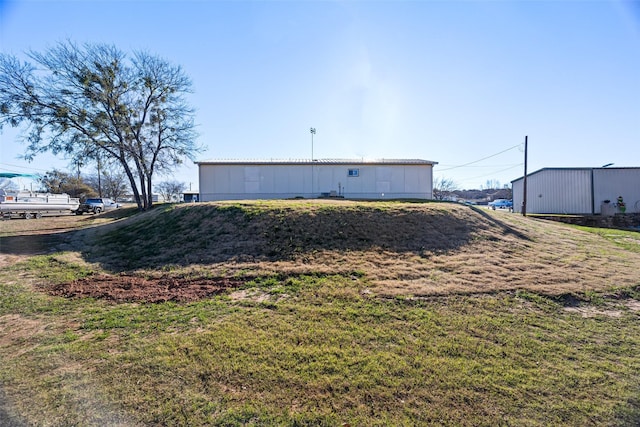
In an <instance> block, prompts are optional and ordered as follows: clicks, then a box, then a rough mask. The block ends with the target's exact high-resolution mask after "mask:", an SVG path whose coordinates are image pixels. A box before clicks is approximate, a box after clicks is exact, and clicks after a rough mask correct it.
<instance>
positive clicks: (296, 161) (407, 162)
mask: <svg viewBox="0 0 640 427" xmlns="http://www.w3.org/2000/svg"><path fill="white" fill-rule="evenodd" d="M195 163H196V164H197V165H310V164H314V165H437V164H438V162H433V161H431V160H422V159H313V160H311V159H252V160H248V159H212V160H202V161H198V162H195Z"/></svg>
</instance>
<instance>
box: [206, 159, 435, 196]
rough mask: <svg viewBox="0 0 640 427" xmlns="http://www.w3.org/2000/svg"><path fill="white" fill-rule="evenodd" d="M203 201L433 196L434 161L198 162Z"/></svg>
mask: <svg viewBox="0 0 640 427" xmlns="http://www.w3.org/2000/svg"><path fill="white" fill-rule="evenodd" d="M196 164H197V165H198V172H199V188H200V201H203V202H207V201H213V200H238V199H288V198H296V197H301V198H318V197H344V198H347V199H400V198H409V199H431V198H433V166H434V165H436V164H437V162H432V161H429V160H420V159H381V160H350V159H348V160H336V159H318V160H313V161H311V160H255V161H252V160H208V161H201V162H196Z"/></svg>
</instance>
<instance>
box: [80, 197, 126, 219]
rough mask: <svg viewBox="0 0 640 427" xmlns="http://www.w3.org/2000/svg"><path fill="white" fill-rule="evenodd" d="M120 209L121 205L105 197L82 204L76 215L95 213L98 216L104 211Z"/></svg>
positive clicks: (88, 200)
mask: <svg viewBox="0 0 640 427" xmlns="http://www.w3.org/2000/svg"><path fill="white" fill-rule="evenodd" d="M119 207H120V204H119V203H116V202H115V201H114V200H113V199H108V198H104V197H103V198H97V199H87V200H85V201H84V202H83V203H81V204H80V206H79V207H78V210H77V211H76V215H82V214H83V213H85V212H93V213H94V214H97V213H100V212H103V211H108V210H111V209H117V208H119Z"/></svg>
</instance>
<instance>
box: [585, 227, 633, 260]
mask: <svg viewBox="0 0 640 427" xmlns="http://www.w3.org/2000/svg"><path fill="white" fill-rule="evenodd" d="M575 227H576V228H578V229H580V230H582V231H588V232H589V233H593V234H597V235H599V236H602V237H603V238H605V239H606V240H609V241H611V242H613V243H615V244H616V245H617V246H619V247H621V248H623V249H625V250H628V251H630V252H636V253H640V233H639V232H637V231H628V230H617V229H613V228H595V227H583V226H575Z"/></svg>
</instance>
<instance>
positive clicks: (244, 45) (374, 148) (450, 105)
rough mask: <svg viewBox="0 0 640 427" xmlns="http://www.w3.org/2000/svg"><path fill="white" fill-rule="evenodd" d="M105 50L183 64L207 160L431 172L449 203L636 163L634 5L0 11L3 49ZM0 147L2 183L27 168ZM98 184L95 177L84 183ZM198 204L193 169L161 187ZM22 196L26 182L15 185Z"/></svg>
mask: <svg viewBox="0 0 640 427" xmlns="http://www.w3.org/2000/svg"><path fill="white" fill-rule="evenodd" d="M65 40H71V41H73V42H75V43H78V44H82V43H85V42H90V43H108V44H112V45H114V46H116V47H118V48H119V49H121V50H123V51H125V52H129V53H132V52H134V51H139V50H144V51H147V52H149V53H152V54H154V55H158V56H160V57H162V58H164V59H166V60H167V61H169V62H171V63H173V64H175V65H180V66H181V67H182V68H183V70H184V72H185V73H186V74H187V75H188V76H189V77H190V78H191V80H192V82H193V94H191V95H190V96H189V102H190V103H191V105H192V106H193V107H194V108H195V110H196V116H195V118H196V123H197V125H198V126H197V131H198V134H199V137H198V140H197V143H198V144H200V145H202V146H203V147H205V151H203V152H201V153H197V154H196V155H195V157H196V160H208V159H247V160H250V159H309V158H311V155H312V139H311V138H312V136H311V133H310V128H311V127H313V128H315V129H316V134H315V135H314V136H313V156H314V158H315V159H321V158H332V159H336V158H340V159H345V158H353V159H380V158H387V159H390V158H395V159H402V158H405V159H424V160H431V161H435V162H438V164H437V165H436V166H435V168H434V177H435V178H436V179H447V180H452V181H453V182H454V183H455V184H456V186H457V187H458V188H459V189H480V188H486V187H487V184H488V183H489V182H491V183H496V182H498V183H500V185H510V182H511V181H512V180H514V179H517V178H519V177H521V176H522V175H523V173H524V165H523V163H524V157H525V156H524V141H525V136H526V137H527V138H528V171H529V172H532V171H535V170H538V169H541V168H544V167H600V166H602V165H605V164H608V163H613V164H614V166H615V167H623V166H640V2H639V1H617V0H611V1H469V0H467V1H426V0H425V1H381V0H376V1H364V0H361V1H205V0H200V1H169V0H166V1H152V0H145V1H124V0H118V1H114V0H112V1H106V0H102V1H101V0H97V1H87V2H85V1H68V2H67V1H44V0H43V1H28V0H23V1H4V0H0V51H1V52H2V53H5V54H11V55H15V56H17V57H18V58H21V59H26V55H25V52H27V51H30V50H31V51H36V52H42V51H44V50H45V49H47V48H48V47H53V46H54V45H55V44H56V43H58V42H61V41H65ZM25 147H26V146H25V145H24V144H23V143H21V142H20V133H19V131H18V130H16V129H12V128H8V127H5V128H4V129H3V130H2V133H0V171H1V172H20V173H40V174H42V173H44V172H46V171H48V170H51V169H52V168H54V167H55V168H58V169H61V170H66V169H67V168H68V163H69V162H68V160H66V159H63V158H56V157H53V156H51V155H41V156H39V157H37V158H36V159H35V160H34V161H32V162H26V161H24V160H21V159H20V158H19V156H20V155H21V154H23V153H24V150H25ZM83 172H85V173H95V170H84V171H83ZM161 180H177V181H180V182H184V183H185V185H186V187H187V188H189V189H191V190H192V191H197V190H198V171H197V166H196V165H195V164H193V162H192V161H190V160H186V163H185V165H184V166H183V167H181V168H179V169H177V170H176V171H175V172H174V173H173V174H170V175H167V176H160V177H157V181H161ZM20 184H21V185H23V186H26V185H27V184H26V183H25V182H20Z"/></svg>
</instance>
